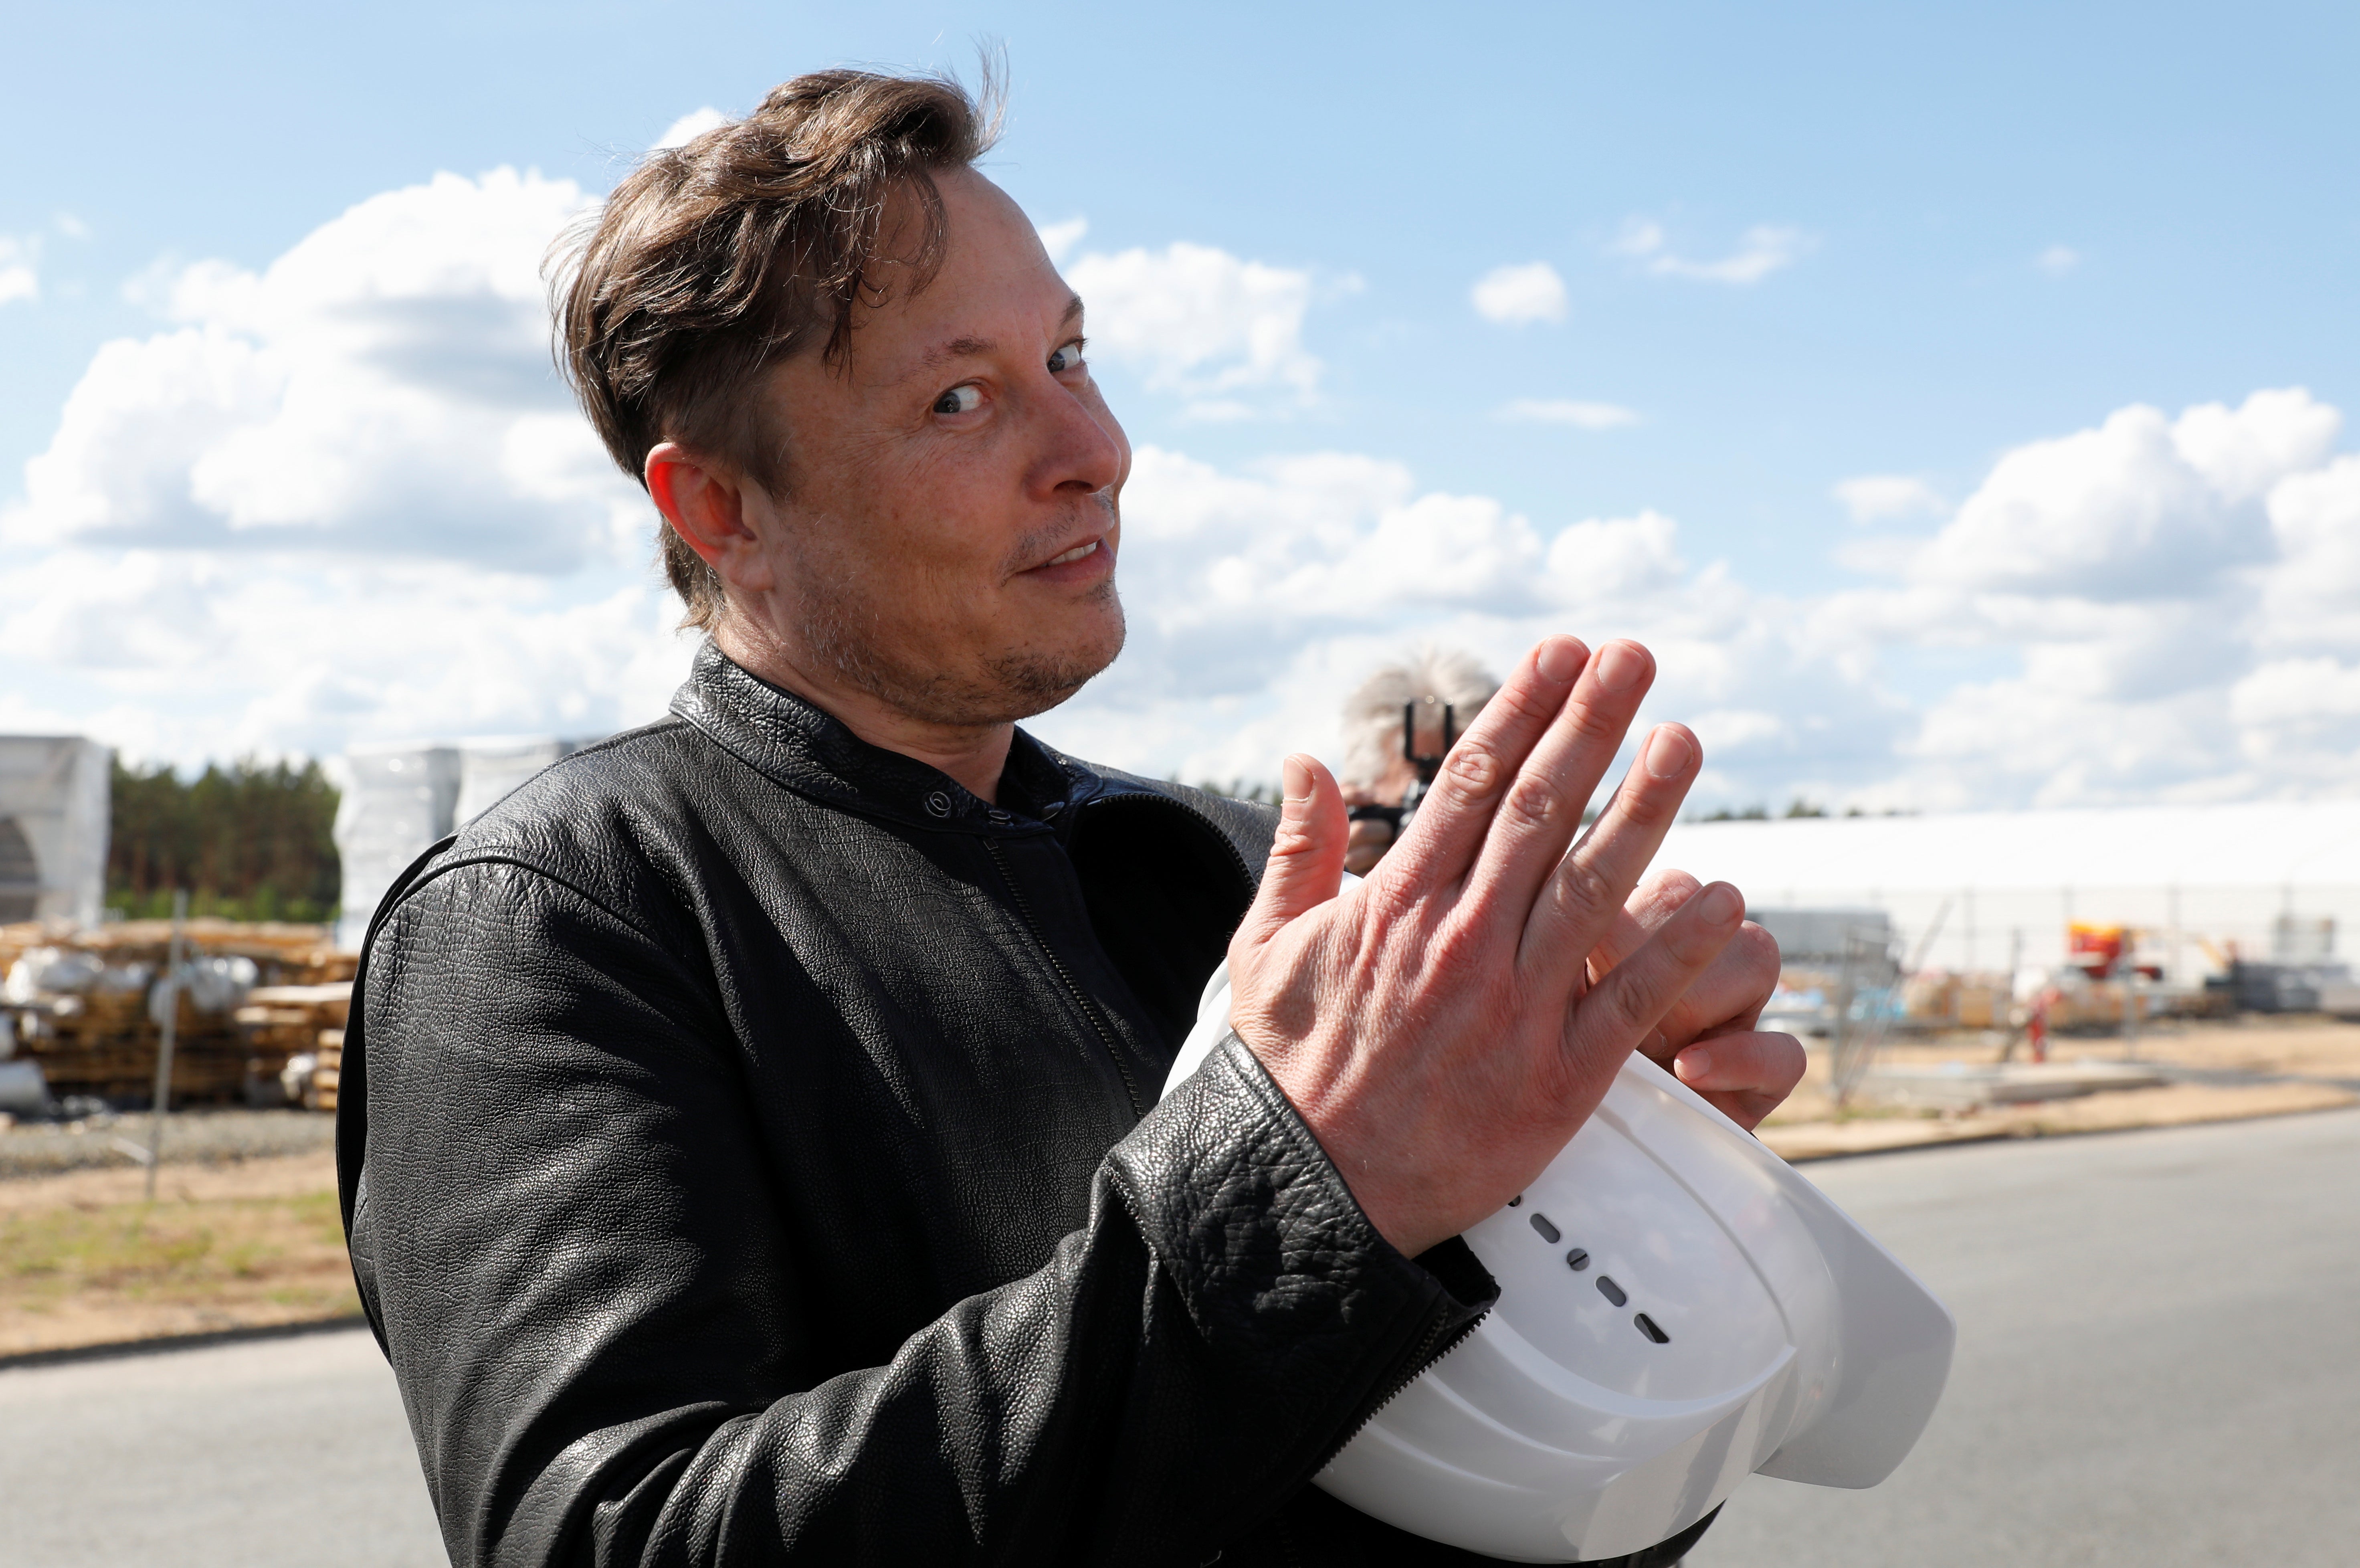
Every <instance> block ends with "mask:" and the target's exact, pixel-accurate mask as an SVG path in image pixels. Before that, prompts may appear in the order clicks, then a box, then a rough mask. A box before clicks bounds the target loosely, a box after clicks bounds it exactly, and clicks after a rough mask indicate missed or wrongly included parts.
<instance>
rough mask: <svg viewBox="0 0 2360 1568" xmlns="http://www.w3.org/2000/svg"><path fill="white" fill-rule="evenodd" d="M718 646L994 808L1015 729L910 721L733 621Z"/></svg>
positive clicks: (718, 636)
mask: <svg viewBox="0 0 2360 1568" xmlns="http://www.w3.org/2000/svg"><path fill="white" fill-rule="evenodd" d="M713 640H714V643H715V645H716V647H718V648H720V649H721V651H722V652H723V653H726V654H727V655H728V656H729V658H730V659H731V660H732V661H733V662H735V663H736V664H737V666H738V667H739V668H740V669H742V670H746V671H747V672H748V673H749V674H752V675H758V676H759V677H761V678H762V679H763V680H765V681H769V682H770V684H771V685H773V686H782V687H784V688H785V689H786V690H788V691H792V692H793V693H794V694H795V695H796V696H798V697H801V698H802V699H803V701H805V702H809V703H811V704H812V705H813V706H814V707H815V708H817V709H819V710H820V711H821V712H822V713H825V714H827V715H828V717H830V718H832V719H834V720H836V722H837V723H838V724H842V725H843V726H844V727H845V728H847V729H848V730H850V731H851V732H852V733H853V734H854V735H858V736H859V737H860V738H861V739H862V740H865V741H867V742H868V743H869V745H871V746H880V747H882V748H883V749H885V750H887V751H897V752H900V753H901V755H902V756H903V757H914V758H916V759H917V760H918V761H920V762H923V763H924V764H925V765H926V766H927V767H929V768H939V769H940V770H942V771H943V772H945V773H947V774H949V775H950V776H951V777H952V778H953V779H956V780H957V781H958V782H959V784H960V785H961V786H962V787H963V788H964V789H966V790H967V793H969V794H971V795H973V796H975V797H976V798H977V799H978V800H987V801H995V802H996V801H997V800H998V798H999V794H1000V773H1001V771H1002V770H1003V769H1004V768H1006V767H1007V766H1008V748H1009V746H1010V745H1011V743H1012V742H1013V741H1014V740H1015V738H1016V726H1015V725H1014V724H936V723H934V721H932V720H928V719H921V718H916V717H913V716H912V715H911V714H909V713H903V712H902V711H901V709H899V708H896V707H894V706H893V705H892V704H891V703H890V702H886V701H885V700H884V699H883V698H880V697H879V696H878V695H877V694H876V693H874V692H872V691H868V690H867V689H866V688H863V687H860V686H856V685H854V684H853V683H852V682H851V681H847V680H846V679H844V677H843V676H842V675H841V674H840V673H839V672H837V671H836V670H830V669H826V668H825V666H820V661H819V660H816V659H798V658H796V657H794V655H793V654H792V652H791V651H790V650H789V649H787V648H782V647H781V646H780V645H779V644H778V642H777V641H775V640H774V639H771V638H769V637H762V638H753V637H747V636H746V635H745V634H744V631H743V629H742V628H741V627H740V626H737V625H736V624H735V623H733V622H730V621H724V622H723V623H722V624H721V625H720V626H717V627H716V628H715V630H714V634H713ZM814 666H820V667H819V668H814Z"/></svg>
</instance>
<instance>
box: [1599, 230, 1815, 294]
mask: <svg viewBox="0 0 2360 1568" xmlns="http://www.w3.org/2000/svg"><path fill="white" fill-rule="evenodd" d="M1818 244H1819V241H1818V240H1817V239H1815V238H1814V237H1813V236H1812V235H1810V234H1806V233H1804V232H1803V231H1802V230H1801V229H1798V228H1794V227H1791V226H1788V225H1785V224H1778V223H1757V224H1755V225H1754V227H1753V228H1750V229H1748V230H1746V231H1745V233H1744V234H1742V235H1741V236H1739V239H1738V245H1737V249H1736V250H1734V251H1732V252H1731V253H1730V254H1729V255H1728V256H1723V257H1721V259H1720V260H1719V261H1692V260H1689V259H1688V258H1687V257H1685V256H1678V255H1677V254H1675V253H1674V252H1673V251H1672V250H1671V249H1670V248H1669V246H1670V240H1669V237H1668V236H1667V235H1666V234H1665V233H1664V226H1663V225H1662V224H1661V223H1656V222H1655V220H1653V219H1651V218H1631V219H1628V220H1626V221H1625V222H1624V223H1623V224H1622V230H1621V232H1620V233H1619V234H1616V235H1615V238H1614V243H1613V244H1612V245H1610V246H1609V247H1608V248H1609V249H1610V250H1611V251H1612V253H1613V254H1615V255H1617V256H1629V257H1630V258H1631V259H1632V260H1633V261H1634V262H1636V263H1638V265H1639V266H1640V267H1641V268H1642V269H1643V270H1644V271H1646V272H1649V273H1652V274H1654V275H1655V276H1656V277H1658V278H1688V279H1691V280H1693V281H1696V282H1699V283H1730V284H1737V285H1741V286H1742V285H1745V284H1753V283H1759V282H1761V281H1762V280H1763V279H1764V278H1767V277H1769V276H1770V275H1771V274H1772V273H1774V272H1775V271H1777V270H1778V269H1779V268H1781V267H1791V266H1793V265H1794V264H1795V263H1796V262H1797V260H1799V259H1801V257H1802V256H1805V255H1806V254H1808V252H1809V251H1810V250H1811V249H1812V248H1813V247H1815V246H1816V245H1818Z"/></svg>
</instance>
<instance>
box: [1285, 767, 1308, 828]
mask: <svg viewBox="0 0 2360 1568" xmlns="http://www.w3.org/2000/svg"><path fill="white" fill-rule="evenodd" d="M1278 780H1279V793H1280V794H1281V795H1282V796H1283V797H1284V800H1285V802H1286V803H1285V805H1284V807H1283V808H1282V812H1283V814H1284V815H1286V816H1290V817H1299V816H1301V815H1302V814H1303V808H1304V807H1305V806H1306V805H1308V804H1309V803H1310V801H1311V765H1310V764H1309V763H1307V762H1306V761H1304V760H1303V758H1302V757H1301V756H1300V755H1296V756H1292V757H1288V758H1287V759H1286V760H1285V761H1284V762H1282V763H1280V764H1279V765H1278Z"/></svg>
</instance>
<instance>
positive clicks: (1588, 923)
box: [1517, 724, 1744, 985]
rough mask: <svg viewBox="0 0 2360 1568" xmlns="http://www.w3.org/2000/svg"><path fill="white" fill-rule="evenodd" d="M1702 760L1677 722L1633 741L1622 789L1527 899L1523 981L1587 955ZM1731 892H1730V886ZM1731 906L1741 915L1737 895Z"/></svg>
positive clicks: (1610, 923) (1669, 924) (1651, 854)
mask: <svg viewBox="0 0 2360 1568" xmlns="http://www.w3.org/2000/svg"><path fill="white" fill-rule="evenodd" d="M1703 760H1704V748H1703V747H1701V746H1699V745H1697V740H1696V736H1695V735H1692V734H1690V733H1689V731H1688V727H1687V726H1686V725H1684V724H1657V725H1656V726H1655V728H1654V729H1653V730H1651V731H1649V732H1648V734H1647V736H1646V738H1645V739H1644V740H1643V741H1641V742H1640V743H1639V757H1638V759H1637V760H1636V761H1634V762H1633V763H1632V765H1631V771H1630V772H1629V773H1628V774H1626V775H1625V776H1624V777H1623V780H1622V788H1620V789H1617V790H1615V792H1614V798H1613V799H1612V800H1609V801H1608V802H1607V803H1606V809H1605V811H1602V812H1601V813H1600V815H1599V818H1598V821H1597V822H1594V823H1593V824H1591V826H1590V831H1589V832H1588V833H1584V834H1583V835H1582V836H1581V839H1580V841H1579V843H1577V844H1575V845H1574V846H1573V849H1572V851H1571V853H1569V854H1568V855H1566V856H1565V857H1564V858H1563V859H1561V860H1560V861H1558V862H1557V867H1556V870H1555V871H1554V872H1553V873H1552V874H1551V876H1550V877H1549V880H1548V883H1547V885H1546V887H1544V888H1543V889H1542V891H1541V894H1540V896H1539V897H1538V898H1535V900H1534V903H1533V913H1532V918H1531V920H1529V921H1528V922H1527V923H1526V925H1525V928H1524V945H1523V948H1522V949H1521V951H1520V952H1519V953H1518V954H1517V964H1518V968H1519V971H1520V974H1521V975H1522V977H1523V978H1524V980H1525V982H1526V983H1528V984H1535V985H1537V984H1541V983H1543V982H1544V981H1545V980H1546V978H1547V977H1548V976H1549V975H1551V973H1552V971H1554V972H1555V973H1557V974H1559V975H1561V974H1563V972H1564V970H1565V969H1566V967H1567V965H1566V964H1564V963H1563V960H1562V957H1561V955H1563V954H1566V953H1589V952H1590V951H1591V950H1592V949H1593V948H1595V947H1596V946H1597V945H1598V943H1599V941H1600V939H1601V938H1602V937H1603V936H1604V935H1605V934H1606V933H1607V932H1608V931H1611V930H1612V929H1613V928H1614V925H1615V923H1616V920H1617V917H1618V916H1620V915H1621V914H1622V912H1623V906H1624V903H1625V901H1626V900H1627V899H1628V898H1630V896H1631V890H1632V888H1633V887H1636V886H1637V885H1638V881H1639V878H1640V877H1641V876H1642V875H1644V873H1645V871H1646V869H1647V863H1648V862H1649V861H1651V860H1653V859H1655V851H1656V850H1657V849H1658V848H1660V847H1661V846H1662V844H1663V842H1664V834H1665V833H1667V832H1669V831H1670V829H1671V825H1672V823H1673V822H1674V821H1675V820H1676V819H1677V817H1678V815H1679V810H1680V802H1681V801H1682V800H1686V799H1688V786H1689V785H1690V784H1692V783H1694V782H1695V780H1696V776H1697V772H1698V770H1699V768H1700V767H1701V766H1702V764H1703ZM1715 886H1719V884H1715ZM1731 893H1732V896H1735V894H1736V890H1735V889H1734V888H1732V889H1731ZM1693 906H1694V900H1690V901H1689V904H1688V905H1687V906H1684V907H1683V908H1682V909H1680V910H1679V911H1678V912H1677V913H1675V914H1674V915H1673V916H1672V917H1671V918H1670V919H1669V920H1666V922H1665V923H1664V925H1663V926H1662V927H1661V928H1660V929H1659V930H1658V931H1657V932H1656V933H1655V936H1654V937H1650V938H1649V939H1648V941H1649V942H1654V941H1656V940H1659V939H1660V938H1661V936H1662V934H1663V932H1664V931H1669V930H1671V929H1672V928H1673V927H1675V926H1677V924H1678V923H1679V921H1680V920H1681V918H1682V917H1683V916H1684V915H1686V913H1687V912H1688V909H1689V908H1692V907H1693ZM1738 908H1739V910H1740V913H1741V915H1742V914H1743V909H1744V900H1743V898H1739V899H1738ZM1735 923H1736V922H1735V921H1732V922H1731V924H1732V926H1733V925H1734V924H1735ZM1644 950H1645V945H1644V944H1642V948H1641V951H1643V952H1644Z"/></svg>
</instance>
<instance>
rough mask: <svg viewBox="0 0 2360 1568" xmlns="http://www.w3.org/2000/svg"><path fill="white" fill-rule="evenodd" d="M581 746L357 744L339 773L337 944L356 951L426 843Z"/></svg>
mask: <svg viewBox="0 0 2360 1568" xmlns="http://www.w3.org/2000/svg"><path fill="white" fill-rule="evenodd" d="M583 745H585V742H582V741H578V740H558V739H554V738H552V737H548V736H532V737H523V738H518V737H509V738H504V739H492V740H470V741H460V742H456V743H453V744H436V743H411V744H403V745H392V746H355V747H354V748H353V749H352V750H350V751H348V752H346V753H345V754H344V757H342V758H341V762H340V766H339V768H337V772H338V774H339V779H338V785H339V787H340V788H341V789H343V791H344V795H343V799H342V800H340V801H339V803H338V804H337V807H336V829H335V834H336V855H337V858H338V859H339V860H340V861H341V862H342V863H343V866H344V893H343V897H342V899H341V903H342V906H343V908H342V912H341V913H340V914H339V915H338V917H337V920H336V944H337V945H338V946H339V947H344V948H348V949H350V948H357V947H359V946H360V944H361V938H362V937H363V936H364V935H366V933H367V931H368V922H369V917H370V915H372V914H374V913H375V912H376V911H377V901H378V900H379V899H381V898H384V897H385V894H386V889H388V887H392V886H393V882H394V878H396V877H399V876H400V875H401V874H402V872H403V871H404V870H405V869H407V868H408V866H409V865H410V862H411V861H413V860H415V859H417V858H418V856H419V855H421V854H422V853H423V852H424V851H425V849H426V848H427V846H428V845H430V844H432V843H433V842H434V841H435V840H437V839H439V838H441V837H443V835H444V834H446V833H453V832H455V831H456V830H458V829H460V828H463V827H464V826H466V825H467V824H468V823H469V822H473V821H475V819H476V818H477V817H479V816H481V815H483V813H484V812H485V811H486V810H488V809H489V808H490V807H491V806H493V805H494V804H496V803H497V801H498V800H499V799H500V797H502V796H503V795H506V794H507V793H508V791H509V790H511V789H515V788H516V787H517V786H518V785H519V784H521V783H523V782H524V781H525V780H526V779H530V778H531V777H532V776H533V775H534V774H536V773H538V772H540V771H541V769H542V768H546V767H548V766H549V765H550V764H551V763H552V762H555V761H556V760H557V759H558V758H559V757H564V756H566V755H568V754H569V753H571V752H574V751H575V750H578V749H579V748H580V747H581V746H583Z"/></svg>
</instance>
